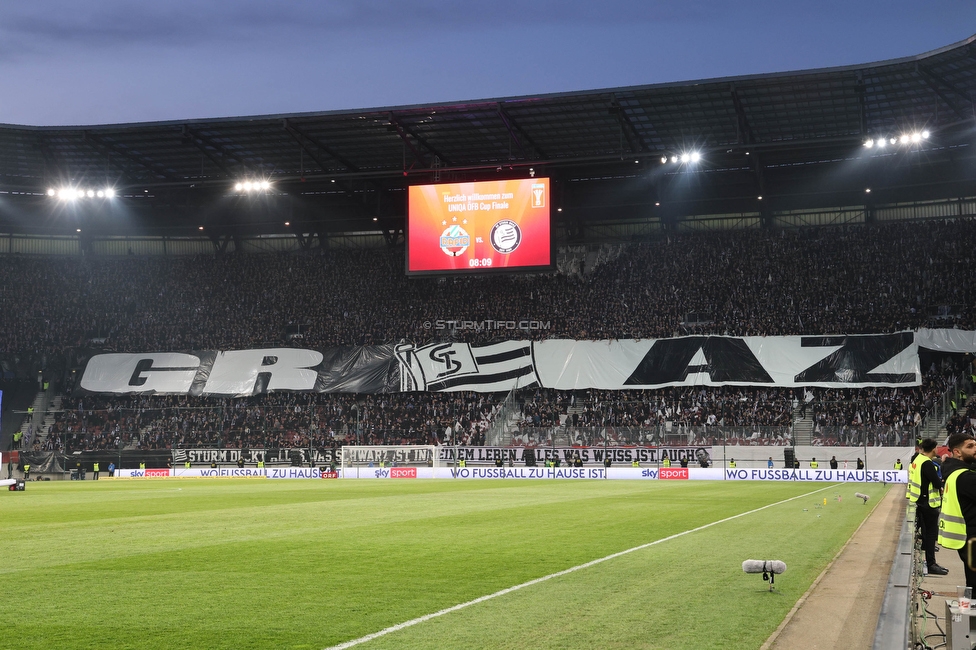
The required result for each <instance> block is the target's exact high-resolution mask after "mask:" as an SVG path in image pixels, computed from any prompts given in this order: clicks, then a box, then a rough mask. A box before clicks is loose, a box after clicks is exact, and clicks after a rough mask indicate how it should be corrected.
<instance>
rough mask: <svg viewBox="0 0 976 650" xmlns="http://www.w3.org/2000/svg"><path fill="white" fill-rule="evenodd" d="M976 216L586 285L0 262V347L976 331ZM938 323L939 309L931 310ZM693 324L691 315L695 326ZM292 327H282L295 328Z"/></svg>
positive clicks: (317, 267) (687, 243)
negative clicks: (456, 324)
mask: <svg viewBox="0 0 976 650" xmlns="http://www.w3.org/2000/svg"><path fill="white" fill-rule="evenodd" d="M974 250H976V221H973V220H965V221H954V222H941V221H940V222H926V223H911V224H906V223H900V224H889V225H882V226H857V227H849V228H842V227H837V228H822V229H816V228H811V229H798V230H794V231H724V232H721V233H714V234H710V233H704V234H703V233H695V234H671V235H670V236H667V237H661V238H658V239H655V240H653V241H649V242H645V243H635V244H631V245H628V246H624V247H622V249H621V252H620V254H619V255H618V256H616V257H615V258H614V259H612V260H608V261H607V262H606V263H604V264H602V265H601V266H599V267H598V268H596V269H594V270H592V272H590V273H587V274H580V273H552V274H535V275H501V276H499V275H495V276H480V277H462V278H455V277H452V278H443V277H442V278H412V279H408V278H407V277H406V276H405V274H404V263H403V254H404V253H403V249H402V248H396V249H369V250H334V251H329V252H326V253H305V254H262V255H257V254H254V255H245V254H227V255H219V256H195V257H170V258H158V257H140V256H128V257H125V258H98V257H55V256H39V257H32V256H22V255H13V256H4V257H2V258H0V279H2V282H0V332H3V334H2V335H0V352H7V353H24V352H29V351H48V352H54V353H58V352H62V351H64V350H66V349H69V348H76V347H84V346H88V345H91V341H92V339H95V340H98V341H100V342H104V345H105V346H106V347H108V348H110V349H113V350H116V351H147V350H188V349H240V348H247V347H254V346H260V345H264V344H268V343H272V344H276V345H281V344H283V343H285V339H284V337H285V332H286V330H287V331H289V332H291V333H293V334H294V333H300V334H301V338H300V339H295V340H294V344H295V345H300V346H305V347H313V348H315V347H325V346H334V345H350V344H351V345H363V344H372V343H382V342H390V341H398V340H401V339H408V340H413V341H418V342H420V341H425V340H428V339H430V338H431V337H434V336H438V335H443V334H445V331H443V330H438V329H437V328H436V327H430V325H429V324H430V323H436V322H437V321H439V320H440V321H449V320H467V321H475V322H481V321H487V320H495V321H498V320H501V321H506V320H515V321H518V320H536V321H540V322H542V323H548V324H549V326H548V328H547V329H546V328H543V329H539V330H533V331H524V330H508V329H500V330H499V329H490V330H473V329H472V330H464V331H459V332H457V333H456V336H457V337H458V338H460V339H463V340H472V341H484V340H494V339H503V338H530V337H534V338H539V337H547V338H548V337H552V338H574V339H611V338H660V337H668V336H674V335H677V334H687V333H715V334H733V335H783V334H827V333H851V334H855V333H875V332H892V331H897V330H904V329H913V328H917V327H921V326H929V325H938V326H948V327H952V326H959V327H964V328H969V329H972V328H974V327H976V318H974V316H976V314H974V305H976V289H974V286H976V282H974V280H976V277H974V276H976V264H974V263H973V251H974ZM940 309H941V311H942V313H941V315H940V314H939V311H940ZM690 313H694V314H698V316H697V317H696V318H695V319H693V320H692V321H689V320H688V319H687V315H688V314H690ZM289 326H291V329H288V328H289Z"/></svg>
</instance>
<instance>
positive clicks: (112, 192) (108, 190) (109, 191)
mask: <svg viewBox="0 0 976 650" xmlns="http://www.w3.org/2000/svg"><path fill="white" fill-rule="evenodd" d="M105 196H106V197H108V198H110V199H111V198H114V197H115V189H114V188H111V187H106V188H105Z"/></svg>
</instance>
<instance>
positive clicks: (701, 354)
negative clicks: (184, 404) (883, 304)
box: [78, 332, 976, 396]
mask: <svg viewBox="0 0 976 650" xmlns="http://www.w3.org/2000/svg"><path fill="white" fill-rule="evenodd" d="M930 338H932V337H930ZM954 343H955V341H954ZM973 343H974V346H976V338H974V339H973ZM918 348H919V345H918V343H917V341H916V333H915V332H898V333H895V334H866V335H839V336H744V337H733V336H686V337H680V338H671V339H643V340H615V341H573V340H565V339H551V340H546V341H505V342H501V343H492V344H487V345H476V344H469V343H426V344H414V343H401V344H397V345H393V344H388V345H376V346H348V347H338V348H328V349H324V350H306V349H300V348H267V349H259V350H232V351H214V350H205V351H194V352H149V353H145V354H141V353H139V354H136V353H111V354H96V355H94V356H92V357H91V358H89V360H88V362H87V364H86V366H85V369H84V371H83V372H82V376H81V380H80V381H79V382H78V386H79V388H80V390H82V391H87V392H91V393H114V394H132V393H156V394H190V395H213V396H248V395H255V394H259V393H264V392H269V391H304V392H322V393H392V392H406V391H431V392H439V391H477V392H486V393H487V392H499V391H508V390H511V389H513V388H531V387H544V388H557V389H561V390H574V389H585V388H599V389H604V390H625V389H632V388H660V387H664V386H726V385H733V386H778V387H796V386H816V387H823V388H858V387H864V386H917V385H919V384H920V383H921V378H922V377H921V372H920V369H919V365H920V364H919V358H918ZM936 349H937V348H936ZM972 351H974V352H976V349H974V350H972Z"/></svg>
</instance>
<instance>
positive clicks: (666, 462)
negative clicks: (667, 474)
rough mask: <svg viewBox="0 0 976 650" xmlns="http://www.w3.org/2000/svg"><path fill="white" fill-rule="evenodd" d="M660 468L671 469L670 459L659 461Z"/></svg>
mask: <svg viewBox="0 0 976 650" xmlns="http://www.w3.org/2000/svg"><path fill="white" fill-rule="evenodd" d="M661 467H671V459H670V458H665V459H664V460H662V461H661Z"/></svg>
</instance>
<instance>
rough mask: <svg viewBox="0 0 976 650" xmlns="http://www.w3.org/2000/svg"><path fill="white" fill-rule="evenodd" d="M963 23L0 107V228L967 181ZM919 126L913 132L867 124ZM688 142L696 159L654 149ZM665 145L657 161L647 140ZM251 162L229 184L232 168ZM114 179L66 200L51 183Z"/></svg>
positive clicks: (215, 221) (969, 114) (967, 189)
mask: <svg viewBox="0 0 976 650" xmlns="http://www.w3.org/2000/svg"><path fill="white" fill-rule="evenodd" d="M974 101H976V36H974V37H971V38H969V39H966V40H965V41H962V42H959V43H956V44H953V45H950V46H947V47H944V48H941V49H939V50H935V51H932V52H928V53H925V54H921V55H918V56H912V57H907V58H902V59H896V60H890V61H883V62H879V63H870V64H863V65H852V66H846V67H838V68H826V69H820V70H805V71H799V72H785V73H775V74H764V75H753V76H742V77H729V78H722V79H708V80H701V81H689V82H681V83H668V84H656V85H650V86H633V87H624V88H612V89H603V90H590V91H580V92H572V93H560V94H547V95H538V96H526V97H508V98H498V99H485V100H477V101H464V102H453V103H440V104H430V105H415V106H398V107H388V108H372V109H364V110H350V111H332V112H324V113H297V114H291V115H265V116H256V117H237V118H220V119H194V120H181V121H172V122H151V123H139V124H121V125H97V126H77V127H32V126H15V125H4V126H0V231H3V232H60V231H67V230H68V229H69V228H73V226H74V225H76V224H77V223H78V220H79V219H82V220H85V222H86V223H90V224H91V225H93V226H96V227H101V228H103V229H108V230H115V229H117V230H119V231H120V232H145V233H152V232H155V233H167V232H168V233H179V232H190V231H191V230H196V229H198V228H199V227H200V226H201V225H203V226H206V228H207V229H208V230H209V231H210V232H221V231H222V232H229V231H232V230H242V229H243V230H247V231H249V232H257V231H262V232H275V231H281V230H282V228H283V227H284V226H283V224H284V221H286V220H288V221H289V222H290V223H293V224H294V226H291V227H299V226H300V227H303V228H304V227H305V226H306V225H307V226H308V227H307V228H306V229H307V230H309V229H315V230H318V231H322V232H329V231H333V232H337V231H348V230H356V229H362V228H365V227H373V228H375V227H376V224H377V223H379V224H380V225H381V226H383V227H384V228H387V229H390V230H391V231H395V230H397V229H399V228H402V225H403V215H404V213H405V199H404V195H405V192H404V189H405V188H406V187H407V186H408V185H411V184H417V183H427V182H436V181H440V182H447V181H459V180H479V179H490V178H500V177H524V176H525V175H527V173H528V172H529V169H532V170H533V171H534V172H535V173H536V174H538V175H548V176H551V177H553V179H554V203H555V204H558V205H560V206H562V207H564V208H565V210H566V214H565V215H564V216H561V218H563V219H567V220H572V219H576V220H582V221H584V222H589V221H594V220H613V219H634V218H642V217H643V216H646V215H648V214H649V213H650V212H649V211H650V210H651V208H652V206H653V207H660V206H656V205H655V204H657V203H663V205H664V209H663V210H662V211H661V212H662V214H663V215H664V217H663V218H665V219H668V218H669V219H679V218H683V217H684V216H687V215H692V214H704V213H717V212H734V211H748V210H754V209H757V208H756V203H755V202H756V201H757V197H759V196H763V197H764V200H765V203H763V204H762V205H763V209H776V208H783V209H785V208H797V207H810V206H814V205H848V204H850V202H851V201H854V202H863V201H864V197H863V192H864V189H865V188H866V187H867V186H873V187H874V188H875V194H874V197H873V200H876V201H882V200H889V201H905V200H918V199H924V198H932V197H937V198H944V197H951V196H964V195H970V196H971V195H973V194H974V192H973V190H972V187H971V183H970V182H969V178H970V177H971V176H972V173H971V172H972V170H971V167H972V165H973V160H972V158H973V154H972V147H971V146H970V145H971V144H972V141H973V135H974V126H976V105H974ZM922 131H926V132H927V135H928V137H927V138H925V139H924V140H923V141H921V142H910V143H909V144H908V145H903V144H902V143H901V142H896V143H895V144H892V145H888V146H887V147H886V148H885V149H880V148H878V147H874V148H872V149H868V148H866V147H865V146H864V143H865V141H866V140H868V139H872V140H878V139H881V138H883V139H885V140H886V141H887V140H889V139H890V138H895V139H896V140H897V139H899V138H900V137H901V135H902V134H911V133H921V132H922ZM692 151H698V152H700V153H701V155H702V161H701V162H700V163H699V164H698V165H690V164H681V163H680V161H678V162H677V163H672V162H671V157H673V156H676V155H677V156H680V154H681V153H684V152H692ZM665 157H666V158H667V159H668V163H663V164H662V162H661V161H662V159H663V158H665ZM246 180H269V181H270V182H271V184H272V185H271V189H270V190H269V191H268V192H266V193H261V195H260V196H254V195H251V196H245V195H243V193H242V192H239V191H237V190H235V189H234V186H235V184H236V183H237V182H243V181H246ZM109 186H110V187H113V188H114V189H115V191H116V192H117V193H118V195H119V196H117V197H116V199H114V200H112V201H107V200H106V201H101V200H92V201H87V202H85V201H77V202H75V203H74V204H72V205H67V204H65V203H64V202H60V201H58V200H57V197H56V196H55V197H49V196H47V192H48V191H49V189H55V188H60V187H73V188H93V189H99V188H103V187H109Z"/></svg>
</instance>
